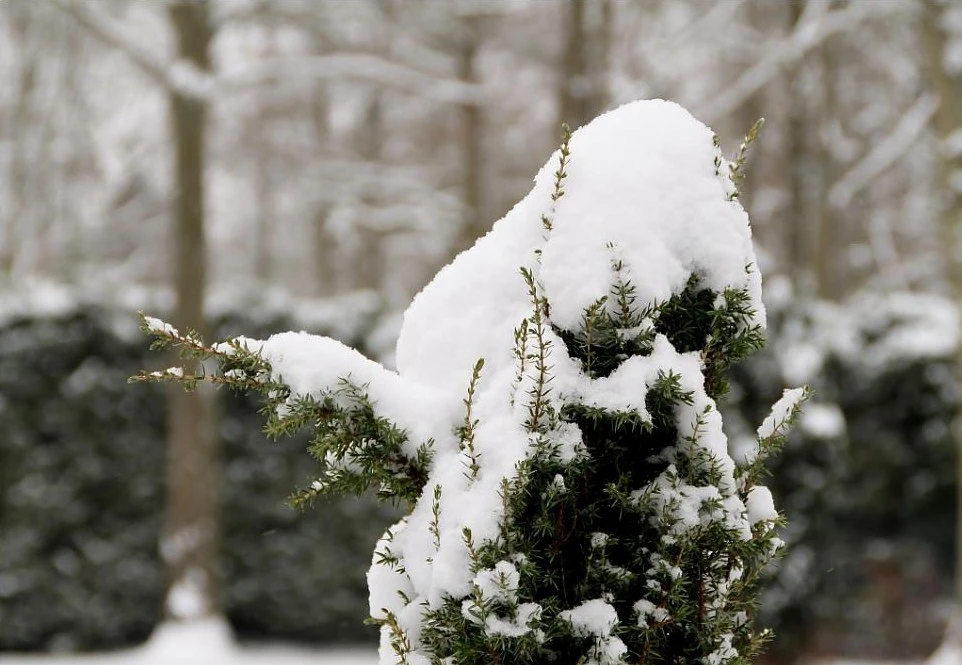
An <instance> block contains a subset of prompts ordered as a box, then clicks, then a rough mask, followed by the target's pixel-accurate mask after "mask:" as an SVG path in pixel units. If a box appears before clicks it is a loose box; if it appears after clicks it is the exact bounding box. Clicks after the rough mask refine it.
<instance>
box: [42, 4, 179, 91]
mask: <svg viewBox="0 0 962 665" xmlns="http://www.w3.org/2000/svg"><path fill="white" fill-rule="evenodd" d="M53 6H54V7H56V8H57V9H59V10H61V11H63V12H65V13H66V14H69V15H70V16H71V17H73V18H74V19H75V20H76V21H77V23H79V24H80V25H82V26H83V27H84V28H86V29H87V30H88V31H89V32H90V34H91V35H93V36H94V37H96V38H97V39H99V40H100V41H101V42H103V43H104V44H107V45H108V46H111V47H113V48H116V49H118V50H119V51H122V52H123V53H124V54H125V55H126V56H127V57H128V58H130V60H131V61H132V62H133V63H134V64H135V65H136V66H137V67H138V68H139V69H140V70H141V71H142V72H143V73H144V74H146V75H147V76H148V77H149V78H150V79H151V80H153V81H154V83H157V84H159V85H161V86H163V87H164V88H168V89H173V88H174V83H173V81H172V80H171V75H170V72H169V70H168V64H167V63H166V62H165V61H164V60H163V59H161V58H159V57H158V56H157V55H156V54H154V53H151V52H150V51H148V50H147V49H145V48H144V47H142V46H141V45H140V44H138V43H137V42H136V41H135V40H133V39H131V38H130V36H129V35H127V34H126V33H125V32H124V31H123V30H122V29H121V28H119V27H118V26H116V25H114V23H113V21H112V20H111V19H110V18H108V17H106V16H104V15H103V14H101V13H100V11H99V10H97V9H93V7H92V6H91V5H90V3H80V2H74V1H73V0H53Z"/></svg>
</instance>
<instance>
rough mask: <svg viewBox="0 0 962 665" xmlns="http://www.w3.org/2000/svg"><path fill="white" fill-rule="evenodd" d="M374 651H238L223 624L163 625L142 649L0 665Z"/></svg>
mask: <svg viewBox="0 0 962 665" xmlns="http://www.w3.org/2000/svg"><path fill="white" fill-rule="evenodd" d="M376 661H377V655H376V654H375V652H374V649H369V650H364V649H356V650H319V649H306V648H302V647H292V646H284V645H278V646H264V647H241V646H239V645H237V644H236V643H235V642H234V641H233V639H232V638H231V635H230V631H229V629H228V628H227V627H226V625H225V624H224V623H223V622H221V621H216V620H211V621H199V622H194V623H191V624H186V625H180V626H175V625H165V626H161V627H160V628H159V629H158V630H157V631H156V632H155V633H154V635H153V636H152V637H151V638H150V640H149V641H148V642H147V644H145V645H144V646H143V647H140V648H138V649H131V650H127V651H116V652H112V653H103V654H84V655H69V654H67V655H46V654H44V655H3V654H0V665H374V663H375V662H376Z"/></svg>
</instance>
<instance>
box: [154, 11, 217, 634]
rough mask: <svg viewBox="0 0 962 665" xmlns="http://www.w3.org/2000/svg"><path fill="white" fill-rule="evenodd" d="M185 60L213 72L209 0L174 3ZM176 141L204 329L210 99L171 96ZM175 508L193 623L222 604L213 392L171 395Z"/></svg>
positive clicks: (177, 608) (184, 292)
mask: <svg viewBox="0 0 962 665" xmlns="http://www.w3.org/2000/svg"><path fill="white" fill-rule="evenodd" d="M168 11H169V14H170V19H171V22H172V23H173V26H174V29H175V32H176V35H177V43H178V55H179V58H181V59H182V60H184V61H186V62H188V63H190V64H191V65H192V66H194V67H197V68H198V69H199V70H201V71H209V69H210V53H209V46H210V42H211V39H212V37H213V31H212V26H211V23H210V15H209V5H208V3H207V1H206V0H174V1H172V2H171V3H170V5H169V8H168ZM170 114H171V122H172V134H173V141H174V152H175V156H174V178H173V181H174V187H175V205H174V227H175V237H176V240H175V248H176V258H175V267H176V271H177V272H176V275H175V276H174V284H175V289H176V294H177V306H176V312H175V315H174V320H175V325H177V326H178V327H179V328H180V329H181V330H184V329H188V328H192V329H195V330H197V331H199V332H203V331H204V328H205V323H204V287H205V284H206V254H205V239H204V195H205V194H204V166H205V145H204V142H205V135H206V131H205V125H206V120H207V105H206V102H204V101H202V100H199V99H195V98H190V97H187V96H185V95H183V94H181V93H179V92H176V91H174V92H171V93H170ZM169 399H170V402H169V403H170V410H169V426H170V442H169V446H168V466H167V473H168V478H167V506H166V515H165V524H164V535H163V542H162V544H161V551H162V554H163V556H164V560H165V563H166V565H167V572H168V584H169V587H168V594H167V607H166V614H167V617H168V619H173V620H188V619H196V618H199V617H203V616H207V615H212V614H216V613H218V612H219V609H220V602H219V579H218V578H219V575H218V537H219V536H218V521H219V505H218V497H217V494H218V492H217V489H218V486H219V483H220V474H219V469H218V462H219V459H218V453H219V451H218V446H217V439H216V437H215V435H214V428H213V413H212V397H211V395H210V394H209V393H208V392H205V391H203V390H199V391H197V392H195V393H185V392H184V391H183V390H180V389H178V388H175V389H173V390H171V392H170V397H169Z"/></svg>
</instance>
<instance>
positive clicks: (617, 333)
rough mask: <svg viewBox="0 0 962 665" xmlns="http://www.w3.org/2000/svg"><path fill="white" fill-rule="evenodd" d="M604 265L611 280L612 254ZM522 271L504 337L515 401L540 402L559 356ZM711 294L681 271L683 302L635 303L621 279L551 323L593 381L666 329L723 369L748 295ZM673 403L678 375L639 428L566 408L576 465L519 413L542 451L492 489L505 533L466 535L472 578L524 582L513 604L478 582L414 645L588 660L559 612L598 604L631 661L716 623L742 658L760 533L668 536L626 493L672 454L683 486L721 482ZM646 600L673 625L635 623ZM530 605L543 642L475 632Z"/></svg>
mask: <svg viewBox="0 0 962 665" xmlns="http://www.w3.org/2000/svg"><path fill="white" fill-rule="evenodd" d="M615 271H616V274H619V275H620V274H621V270H620V266H619V265H618V264H617V263H616V264H615ZM523 276H524V277H525V280H526V281H527V282H528V286H529V290H530V291H531V296H532V306H533V312H534V314H533V316H532V317H531V319H530V320H529V321H528V323H527V325H523V326H522V328H521V329H520V334H518V335H516V343H517V344H518V346H519V352H518V357H519V359H522V360H527V371H528V372H529V374H530V373H532V372H533V373H534V375H535V378H536V380H535V381H534V388H532V389H531V390H530V391H529V392H528V394H527V399H528V400H529V404H531V405H534V404H537V402H538V401H539V400H541V399H543V395H544V393H543V392H542V391H543V390H550V388H548V387H547V382H544V383H542V382H541V381H539V380H537V379H540V378H541V377H543V376H545V374H546V373H545V372H541V371H540V370H539V365H544V366H547V365H548V364H549V363H550V360H549V358H550V352H551V351H555V350H554V349H551V348H548V349H544V347H543V345H541V341H540V339H539V334H538V332H537V331H538V328H539V326H540V325H542V323H541V322H540V320H539V319H540V318H541V314H542V312H544V311H546V310H547V308H548V303H547V302H545V301H544V299H543V298H541V297H540V295H539V290H538V289H537V287H536V285H535V282H534V278H533V276H532V275H531V273H524V275H523ZM716 296H717V294H715V293H713V292H711V291H709V290H707V289H701V288H699V284H698V280H697V279H696V278H694V277H693V278H692V279H691V280H690V282H689V285H688V288H687V289H686V290H685V291H684V292H683V293H682V294H681V295H679V296H676V297H674V298H672V299H671V300H670V301H668V302H667V303H663V304H662V305H660V306H658V307H654V308H651V309H648V310H645V311H640V310H639V309H638V308H637V307H636V305H635V297H634V288H633V286H632V285H631V284H630V283H629V282H624V281H621V280H619V281H618V282H617V283H616V285H615V286H614V288H613V290H612V294H611V295H610V296H609V297H608V298H604V299H601V300H599V301H597V302H596V303H595V304H594V305H592V306H591V307H589V308H588V309H587V310H586V311H585V312H584V315H583V317H582V325H581V327H580V328H579V330H577V331H566V330H563V329H559V328H555V332H556V333H558V335H559V336H560V337H561V339H562V340H563V341H564V343H565V346H566V349H565V350H566V351H567V352H568V353H569V354H570V355H571V356H572V357H574V358H577V359H578V360H580V361H581V363H582V366H583V367H584V369H585V371H586V372H587V373H588V374H589V375H591V376H593V377H606V376H609V375H610V374H611V373H612V372H613V371H614V370H615V369H616V368H617V367H618V366H620V364H621V363H622V362H624V360H625V359H627V358H628V357H630V356H633V355H649V354H650V352H651V348H652V344H653V342H654V339H655V335H656V334H664V335H666V336H667V337H668V338H669V340H670V341H672V343H673V344H674V345H675V346H676V348H677V349H678V350H679V351H683V352H688V351H697V352H701V354H702V357H703V358H705V360H706V366H707V368H708V369H709V370H711V371H714V372H716V373H717V374H719V375H720V374H721V372H722V371H723V370H724V369H726V368H727V367H728V365H729V364H730V363H731V362H733V361H735V360H737V359H740V358H742V357H744V356H746V355H747V354H748V353H750V352H751V351H752V350H753V349H755V348H757V347H758V346H759V345H760V343H761V334H760V331H759V330H758V329H757V328H756V327H752V326H751V325H749V321H750V319H751V316H752V312H751V310H750V309H749V308H748V306H747V295H744V294H740V293H736V292H730V293H725V294H724V297H723V298H722V299H720V300H719V302H720V303H721V304H720V305H719V306H718V307H717V308H716V307H715V303H716V300H717V298H716ZM612 304H614V307H612ZM525 335H526V336H527V340H525ZM525 341H526V342H527V344H523V343H524V342H525ZM539 348H540V352H539V350H538V349H539ZM545 351H547V353H546V352H545ZM724 387H725V383H724V382H723V381H722V380H720V379H717V380H715V381H712V382H710V384H709V388H710V390H711V391H710V392H709V394H710V396H711V397H715V398H717V397H720V391H721V390H723V389H724ZM678 404H691V396H690V394H688V393H686V392H685V391H684V390H683V389H682V388H681V385H680V382H679V377H678V376H676V375H674V374H671V373H662V374H661V375H660V377H659V378H658V380H657V381H655V383H654V384H653V385H652V386H651V387H650V388H649V390H648V393H647V396H646V405H647V408H648V410H649V413H650V421H648V420H643V419H641V418H640V417H639V415H638V414H637V413H635V412H623V413H619V412H611V411H606V410H603V409H599V408H595V407H587V406H584V405H581V404H569V405H567V406H566V407H565V408H564V409H563V410H562V411H561V413H560V420H561V421H562V422H565V421H566V422H572V423H576V424H577V425H578V426H579V428H580V430H581V432H582V435H583V441H584V445H585V447H586V449H587V454H586V455H583V456H581V457H579V458H576V459H575V460H574V461H571V460H565V459H562V457H561V456H560V454H559V451H558V449H557V447H556V445H554V444H553V443H552V440H551V435H550V428H544V429H542V428H540V427H538V420H537V418H535V416H534V415H532V416H531V417H530V418H529V419H528V421H527V424H526V426H527V427H528V429H529V431H531V432H532V434H533V435H534V436H536V437H538V438H537V440H538V447H537V450H536V453H535V454H534V455H533V456H532V457H530V458H528V459H526V460H525V461H524V462H522V463H521V465H520V467H519V469H518V474H517V478H516V480H515V481H514V482H510V483H509V482H506V483H505V485H504V487H503V489H502V497H503V499H504V501H505V503H506V514H507V518H506V520H505V523H504V526H503V528H502V531H501V537H500V538H499V539H498V540H497V541H494V542H486V543H483V544H480V545H476V544H474V543H473V542H472V547H471V549H472V551H473V552H475V563H474V565H473V570H472V572H475V573H476V572H478V571H479V570H484V569H493V568H494V567H495V566H496V565H497V564H498V562H500V561H504V560H506V559H508V560H513V561H515V563H516V567H517V571H518V573H519V580H520V583H519V588H518V592H517V598H518V600H517V603H515V604H514V605H512V604H511V603H508V604H505V603H504V602H503V601H497V600H495V601H490V600H486V599H485V598H483V597H482V595H481V593H480V590H478V591H476V593H475V597H474V600H473V607H474V608H475V609H474V610H473V613H474V616H475V620H473V621H472V620H470V619H468V618H467V617H465V615H464V611H463V608H462V604H461V602H460V601H457V600H455V599H452V601H451V602H450V603H447V604H445V605H444V606H443V607H442V608H441V609H439V610H436V611H430V612H428V614H427V617H426V619H425V621H424V622H423V623H424V629H423V634H422V636H421V640H422V642H423V643H424V644H426V645H427V646H428V647H429V649H430V650H431V652H432V653H433V654H435V657H436V658H445V657H448V656H454V657H455V659H456V662H458V663H459V664H464V665H469V664H471V665H473V664H478V665H480V664H482V663H485V664H486V663H492V662H493V663H505V664H508V663H510V664H511V665H524V664H530V665H535V664H539V663H543V662H547V661H550V662H553V663H559V664H565V665H576V664H578V663H583V662H586V661H585V660H584V658H585V654H587V653H591V652H592V649H593V648H595V647H594V646H593V641H592V640H591V639H588V638H584V637H579V636H577V635H576V634H574V633H572V631H571V629H570V627H568V626H567V625H566V623H565V622H564V621H561V620H560V619H559V613H560V612H561V611H562V610H565V609H567V608H572V607H575V606H578V605H579V604H581V603H583V602H585V601H589V600H591V599H595V598H608V599H609V601H610V602H611V604H612V605H613V607H614V608H615V609H616V610H617V613H618V615H619V617H620V619H621V623H620V624H619V626H618V627H617V628H616V634H617V636H618V637H619V638H621V640H623V641H624V642H625V644H626V645H627V647H628V656H627V662H635V661H636V660H638V662H645V663H661V662H687V659H691V662H696V661H700V659H701V658H702V657H704V656H705V655H706V654H708V653H711V652H712V651H714V650H715V648H716V647H717V644H718V639H719V637H720V636H721V635H722V634H724V633H726V632H731V633H734V634H735V635H736V639H735V640H734V641H733V646H734V647H735V648H737V649H738V650H739V652H740V654H741V658H740V659H739V661H738V662H748V658H750V656H751V655H752V654H753V653H754V651H755V649H756V648H757V646H758V641H757V639H756V638H754V637H753V636H752V633H751V631H750V628H749V625H748V623H747V622H746V621H745V620H744V619H737V617H738V616H739V613H742V612H744V613H745V614H744V615H743V616H748V615H749V613H750V612H751V611H752V610H753V606H754V598H755V594H756V593H757V589H758V584H759V580H760V572H761V570H762V568H763V567H764V566H765V564H766V563H767V562H768V561H769V559H770V557H771V543H770V542H769V540H768V539H767V538H759V539H758V540H749V541H745V540H743V539H740V538H739V537H738V536H737V535H735V534H733V533H732V532H731V529H730V527H728V526H726V525H725V524H723V523H722V522H714V523H712V524H711V525H710V526H708V527H706V528H703V529H700V530H697V531H696V532H694V534H693V535H691V537H687V538H678V539H672V540H671V541H670V542H669V541H665V540H663V539H662V536H663V535H665V533H666V531H665V528H666V526H667V527H670V526H671V524H670V523H665V522H663V521H661V522H660V521H659V520H658V519H655V520H654V521H653V512H652V507H651V505H650V500H649V499H648V498H647V497H641V498H638V497H636V495H635V494H633V492H634V491H635V490H636V489H637V488H639V487H645V486H647V485H649V484H650V483H651V482H652V481H654V480H655V479H656V478H657V477H658V476H659V474H662V473H664V472H665V471H666V469H667V468H668V465H669V463H670V462H674V463H675V464H677V474H678V477H679V478H684V480H685V481H686V482H687V483H690V484H692V485H695V486H710V485H715V486H717V485H718V483H719V482H720V473H719V470H718V469H717V468H716V467H715V466H714V464H713V462H712V461H711V460H710V459H709V458H707V457H706V455H705V454H695V455H693V456H686V454H685V453H683V452H681V451H680V450H679V434H678V432H677V430H676V429H675V418H676V416H675V409H676V407H677V405H678ZM529 412H530V413H532V414H535V413H537V411H536V407H535V406H529ZM708 509H711V507H710V506H709V507H708ZM467 537H470V534H468V535H467ZM519 554H520V555H521V556H520V557H519V556H518V555H519ZM734 566H738V567H739V568H741V569H744V576H743V577H742V578H741V579H739V580H738V581H736V582H734V583H733V584H732V587H731V589H730V591H729V594H730V595H729V597H728V601H727V603H726V604H725V606H724V610H722V609H718V610H717V611H716V610H713V609H711V608H709V607H706V605H705V598H706V596H707V595H710V594H709V593H708V591H709V590H708V589H706V587H705V585H706V584H711V583H713V582H712V580H717V579H718V574H719V572H722V573H724V574H725V575H727V573H728V572H729V571H730V570H731V569H732V568H733V567H734ZM652 571H655V572H654V574H653V573H652ZM672 571H678V574H676V575H673V574H671V572H672ZM653 579H657V580H658V582H657V583H656V587H652V586H651V585H652V580H653ZM642 598H648V599H650V600H651V601H652V603H653V605H654V606H657V607H659V608H663V609H664V610H665V611H666V612H667V616H668V617H669V618H667V619H665V620H664V621H662V622H659V623H656V624H654V625H651V624H646V623H644V622H643V623H642V624H641V625H639V624H638V623H637V622H636V621H635V620H634V617H635V616H636V615H637V612H636V610H635V607H634V603H635V602H636V601H637V600H638V599H642ZM527 601H535V602H537V603H539V604H540V605H541V619H540V621H539V622H538V624H537V625H538V626H539V630H541V631H542V634H541V636H540V638H539V637H538V636H537V634H536V633H535V632H528V633H526V634H524V635H522V636H520V637H506V636H500V637H499V636H492V635H490V634H488V633H487V632H486V631H485V630H483V625H484V622H485V620H486V619H488V617H490V616H506V617H511V616H513V615H514V613H516V612H518V611H519V606H520V605H519V604H520V603H523V602H527ZM739 622H740V623H739Z"/></svg>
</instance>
